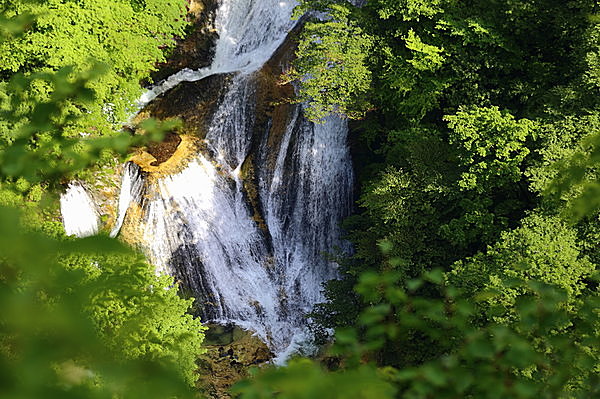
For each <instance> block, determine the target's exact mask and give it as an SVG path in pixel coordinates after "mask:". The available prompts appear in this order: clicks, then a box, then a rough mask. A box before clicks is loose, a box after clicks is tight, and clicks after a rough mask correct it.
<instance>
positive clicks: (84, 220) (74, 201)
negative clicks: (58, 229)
mask: <svg viewBox="0 0 600 399" xmlns="http://www.w3.org/2000/svg"><path fill="white" fill-rule="evenodd" d="M60 212H61V215H62V221H63V226H64V229H65V233H66V234H67V235H74V236H76V237H88V236H91V235H94V234H96V233H97V232H98V230H99V228H100V217H99V215H98V210H97V209H96V205H95V204H94V200H93V199H92V197H90V195H89V194H88V192H87V191H86V190H85V188H83V186H82V185H81V184H79V183H71V184H69V187H68V188H67V191H66V192H65V193H64V194H63V195H61V197H60Z"/></svg>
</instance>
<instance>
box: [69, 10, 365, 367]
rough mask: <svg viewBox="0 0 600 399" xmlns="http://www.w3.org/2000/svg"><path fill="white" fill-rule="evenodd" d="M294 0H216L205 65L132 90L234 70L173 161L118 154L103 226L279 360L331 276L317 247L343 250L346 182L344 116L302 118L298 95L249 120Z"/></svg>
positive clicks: (302, 333)
mask: <svg viewBox="0 0 600 399" xmlns="http://www.w3.org/2000/svg"><path fill="white" fill-rule="evenodd" d="M295 4H296V3H295V2H294V1H281V0H223V1H222V3H221V5H220V7H219V9H218V11H217V16H216V26H217V28H218V30H219V39H218V41H217V43H216V52H215V57H214V60H213V63H212V65H211V66H209V67H208V68H205V69H202V70H198V71H190V70H184V71H181V72H179V73H177V74H175V75H173V76H171V77H170V78H168V79H167V80H165V81H164V82H162V83H161V84H160V85H158V86H156V87H155V88H153V89H152V90H151V91H149V92H148V93H147V94H146V95H145V96H144V97H143V98H142V99H141V100H140V103H141V104H144V103H147V102H149V101H151V100H152V99H154V98H156V97H157V96H159V95H161V94H163V93H166V92H167V91H168V90H169V89H171V88H173V87H175V86H176V85H177V84H179V83H181V82H184V81H199V80H201V79H204V78H206V77H208V76H211V75H214V74H217V73H223V72H228V73H233V74H232V77H231V79H230V81H229V83H228V86H227V89H226V92H225V93H224V95H223V96H222V98H221V101H220V104H219V105H218V106H217V107H216V109H215V111H214V113H212V116H211V119H210V123H209V124H208V126H209V128H208V131H207V133H206V137H205V140H204V141H203V144H202V149H201V150H198V151H196V152H195V153H193V155H192V156H191V157H189V159H186V160H185V165H184V166H183V167H182V168H181V169H180V170H177V171H176V172H175V173H170V174H167V175H153V174H152V173H151V172H148V171H146V170H143V169H142V168H140V167H139V166H137V165H136V164H134V163H132V162H130V163H128V164H127V165H126V167H125V168H124V172H123V177H122V184H121V193H120V198H119V204H118V215H117V218H116V223H115V226H114V228H113V230H112V235H113V236H116V235H118V234H121V235H122V236H123V235H126V236H127V237H128V238H130V239H131V237H134V238H135V244H136V245H138V246H139V247H140V248H141V249H142V250H143V251H144V253H145V254H146V256H147V257H148V259H149V261H150V262H151V263H152V264H154V265H155V266H156V267H157V272H159V273H169V274H171V275H173V276H174V277H175V279H176V281H178V282H179V283H180V284H181V285H182V286H183V287H185V289H187V290H189V291H191V293H192V295H193V296H194V297H196V298H197V303H198V305H199V308H200V312H201V314H202V319H203V321H209V322H215V323H226V324H228V323H234V324H237V325H239V326H240V327H242V328H245V329H248V330H251V331H253V332H254V333H256V334H257V335H258V336H259V337H260V338H261V339H262V340H263V341H264V342H265V343H267V344H268V345H269V347H270V348H271V349H272V350H273V351H274V352H275V353H276V354H277V355H278V358H279V359H280V360H284V359H285V357H286V356H288V355H289V354H290V353H291V352H293V351H295V350H296V349H297V348H298V347H299V345H301V344H302V343H303V341H304V340H305V339H306V330H307V327H306V325H307V321H306V318H305V315H306V313H307V312H310V310H311V309H312V307H313V306H314V304H315V303H318V302H320V301H323V300H324V298H323V295H322V292H321V291H322V284H323V283H324V282H326V281H328V280H329V279H331V278H334V277H335V276H336V266H337V265H336V263H335V262H334V261H332V260H331V259H330V258H329V257H328V256H327V255H328V254H332V253H335V252H338V251H341V252H347V251H348V250H349V248H348V244H347V243H346V242H344V241H343V240H342V239H341V231H340V227H339V224H340V222H341V220H342V219H343V218H344V217H346V216H348V214H349V212H350V208H351V198H352V184H353V174H352V165H351V160H350V154H349V149H348V146H347V132H348V128H347V124H346V122H345V121H344V120H342V119H339V118H337V117H330V118H327V119H326V120H325V121H324V123H322V124H315V123H312V122H309V121H308V120H306V119H305V117H304V116H303V114H304V113H303V106H302V105H293V106H292V105H289V106H287V108H286V110H287V111H286V113H285V115H284V116H283V117H282V118H280V119H283V124H282V128H281V131H280V132H279V133H277V129H275V126H274V124H275V123H274V121H273V120H271V121H268V122H264V121H262V122H259V121H257V120H256V113H257V88H258V81H259V79H258V72H257V71H258V70H259V69H260V68H261V67H262V66H263V65H264V64H265V63H266V62H267V61H268V60H269V59H270V58H271V57H272V55H273V53H274V52H275V50H276V49H277V48H278V47H279V46H280V45H281V44H282V43H283V41H284V40H285V38H286V36H287V34H288V32H289V31H290V30H291V29H292V28H293V27H294V25H295V21H292V20H291V19H290V16H291V12H292V10H293V7H294V6H295ZM249 185H250V186H252V185H254V190H253V194H252V193H251V192H250V191H251V190H249V188H248V187H249ZM65 220H66V219H65ZM65 226H66V224H65Z"/></svg>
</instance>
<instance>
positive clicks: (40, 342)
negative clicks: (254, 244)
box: [0, 207, 201, 398]
mask: <svg viewBox="0 0 600 399" xmlns="http://www.w3.org/2000/svg"><path fill="white" fill-rule="evenodd" d="M0 220H1V221H2V223H0V253H1V254H2V256H1V257H0V286H1V287H0V303H1V304H2V313H1V315H0V370H1V373H0V374H1V375H2V377H0V378H1V380H2V384H0V396H2V397H3V398H25V397H27V398H114V397H123V398H125V397H126V398H165V397H173V396H177V397H180V398H185V397H193V394H192V392H191V390H190V388H189V386H188V385H187V384H186V383H185V382H184V380H183V378H182V376H181V374H180V373H181V371H183V370H181V369H182V368H186V369H187V368H189V367H190V366H191V365H190V362H189V360H187V356H186V355H184V354H179V351H180V350H182V349H184V348H185V349H189V348H186V346H187V345H194V346H196V345H197V344H199V343H200V342H201V335H199V331H200V329H201V328H200V326H199V323H198V322H197V321H192V320H191V318H190V317H189V316H185V315H184V314H183V312H184V311H185V309H186V308H187V307H188V305H189V303H188V302H187V301H184V300H181V299H176V298H175V297H174V295H175V294H174V293H168V292H166V291H165V286H164V284H165V281H164V280H163V281H156V280H155V279H154V278H152V277H150V275H149V271H148V267H147V266H146V265H144V264H142V263H140V262H139V258H138V257H137V256H136V255H133V254H132V253H131V250H129V249H126V248H125V247H124V246H123V245H121V244H119V243H118V242H116V241H115V240H112V239H108V238H105V237H93V238H88V239H83V240H64V239H54V238H50V237H49V236H48V235H46V234H43V233H37V232H33V231H31V230H30V229H28V228H23V227H21V223H20V221H19V218H18V214H17V213H16V212H15V210H14V209H9V208H4V207H2V208H0ZM98 253H102V254H103V255H102V256H101V257H98V255H97V254H98ZM74 254H77V256H86V257H87V258H86V259H88V260H89V259H97V260H98V261H99V262H98V263H94V264H92V265H90V264H88V265H87V269H88V273H87V274H86V273H84V270H81V269H75V270H73V269H71V268H65V267H64V266H63V265H61V263H64V262H65V258H69V257H72V256H74ZM101 259H104V261H102V260H101ZM119 259H121V260H124V259H138V262H137V263H131V264H126V265H121V264H118V262H117V260H119ZM94 268H95V271H94V272H93V273H90V272H89V271H90V270H91V269H94ZM90 274H91V275H90ZM151 283H153V284H156V285H155V286H154V287H153V286H151V285H149V284H151ZM162 291H165V292H162ZM170 291H173V289H171V290H170ZM140 300H148V301H149V302H148V303H140V302H139V301H140ZM130 301H133V302H136V301H138V303H136V304H135V306H132V307H131V308H129V305H130V303H129V302H130ZM158 303H161V306H156V305H157V304H158ZM119 304H127V305H128V310H127V312H126V313H125V314H123V313H121V314H119V312H114V310H115V309H114V308H115V307H116V306H118V305H119ZM165 307H168V308H169V309H170V310H169V313H170V315H169V318H166V319H165V321H164V322H163V323H162V324H156V323H153V326H152V327H151V328H148V327H149V326H148V323H149V321H147V320H146V318H150V320H153V321H157V320H158V319H160V318H161V317H162V316H165V315H164V313H165V311H167V309H166V308H165ZM155 309H156V310H158V311H159V313H157V314H154V310H155ZM113 315H115V316H119V315H120V319H119V320H120V321H121V326H120V331H118V332H116V331H111V330H110V328H109V326H111V323H113V321H112V316H113ZM115 323H117V324H118V322H115ZM98 326H100V327H102V329H103V330H102V336H100V335H99V334H98V331H97V327H98ZM161 327H168V328H166V329H165V330H164V331H162V330H161ZM179 339H183V340H184V341H183V342H182V344H183V345H182V346H181V347H180V346H179V344H180V343H179V342H178V340H179ZM107 343H108V345H107ZM136 344H137V345H141V348H142V350H144V349H145V348H147V349H145V353H135V352H133V348H134V345H136ZM137 345H136V346H137ZM148 345H150V347H148ZM194 349H195V350H198V348H197V347H195V348H194ZM174 360H184V361H185V364H182V365H176V364H175V363H173V361H174ZM189 371H190V370H189V369H188V370H186V373H189Z"/></svg>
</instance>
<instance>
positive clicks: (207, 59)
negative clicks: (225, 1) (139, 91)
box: [152, 0, 219, 83]
mask: <svg viewBox="0 0 600 399" xmlns="http://www.w3.org/2000/svg"><path fill="white" fill-rule="evenodd" d="M218 3H219V2H218V0H190V1H189V5H188V15H187V18H188V20H189V21H190V26H189V27H188V29H187V33H186V35H185V37H184V38H175V41H176V43H177V44H176V47H175V48H174V49H173V51H172V52H171V54H170V55H169V57H168V58H167V61H166V62H164V63H161V64H158V65H157V69H158V70H157V71H156V72H154V73H153V74H152V80H153V81H154V82H155V83H158V82H160V81H161V80H163V79H165V78H167V77H168V76H170V75H172V74H174V73H175V72H178V71H180V70H182V69H184V68H189V69H200V68H203V67H207V66H209V65H210V63H211V61H212V57H213V55H214V51H215V41H216V39H217V37H218V34H217V31H216V30H215V27H214V22H215V12H216V10H217V7H218V5H219V4H218Z"/></svg>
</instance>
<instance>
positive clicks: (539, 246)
mask: <svg viewBox="0 0 600 399" xmlns="http://www.w3.org/2000/svg"><path fill="white" fill-rule="evenodd" d="M521 223H522V226H521V227H519V228H517V229H515V230H512V231H509V232H504V233H502V235H501V238H500V240H499V241H498V242H497V243H496V244H494V245H493V246H490V247H489V248H488V249H487V250H486V251H485V253H479V254H477V255H475V256H473V257H471V258H467V259H465V260H464V261H459V262H457V263H455V264H454V265H453V268H452V272H451V273H450V274H449V275H448V279H449V281H450V283H451V284H452V285H453V286H455V287H459V288H461V289H463V290H465V292H466V294H467V295H468V296H469V297H477V296H478V295H479V294H481V293H483V292H488V291H494V292H496V293H497V294H496V295H495V296H494V297H493V298H491V299H489V300H488V301H485V302H486V303H487V304H488V306H487V309H486V310H485V312H486V314H487V315H488V317H489V318H491V319H493V320H495V321H498V322H505V321H510V320H514V319H515V317H516V316H515V315H514V309H513V308H514V304H515V302H516V301H517V300H518V298H519V297H521V296H523V295H528V294H529V292H527V291H523V290H522V288H523V287H522V286H519V287H513V284H512V283H511V281H513V280H517V281H525V282H530V281H539V282H543V283H545V284H550V285H554V286H556V287H559V288H561V289H562V290H563V291H564V292H565V293H566V294H567V299H568V302H569V303H571V304H572V303H573V302H574V301H575V300H576V299H577V298H578V297H579V296H580V294H581V292H582V290H583V289H584V288H585V286H586V285H585V283H584V279H585V278H586V277H587V276H589V275H590V274H591V273H592V272H593V271H594V269H595V265H593V264H592V263H591V262H590V261H589V260H588V259H587V258H586V257H585V256H582V255H581V254H580V248H579V245H578V237H577V234H576V231H575V230H573V229H571V228H569V227H567V225H566V224H565V223H564V222H563V221H562V220H561V219H559V218H557V217H544V216H541V215H537V214H533V215H530V216H528V217H527V218H525V219H523V220H522V221H521ZM507 283H508V285H505V284H507Z"/></svg>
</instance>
